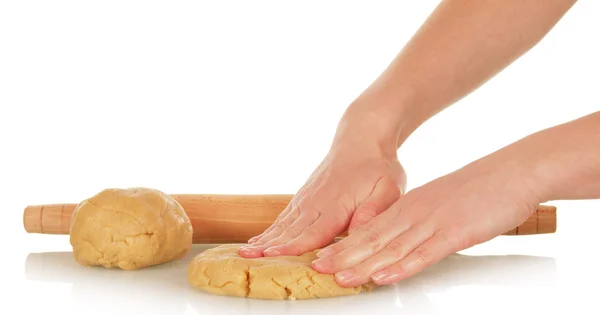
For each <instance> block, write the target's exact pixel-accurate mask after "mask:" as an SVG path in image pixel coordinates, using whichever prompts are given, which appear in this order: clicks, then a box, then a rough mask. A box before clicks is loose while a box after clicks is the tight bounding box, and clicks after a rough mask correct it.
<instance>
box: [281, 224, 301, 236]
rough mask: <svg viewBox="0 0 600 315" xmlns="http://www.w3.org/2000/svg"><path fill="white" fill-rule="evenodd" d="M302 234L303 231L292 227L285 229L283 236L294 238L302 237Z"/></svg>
mask: <svg viewBox="0 0 600 315" xmlns="http://www.w3.org/2000/svg"><path fill="white" fill-rule="evenodd" d="M300 233H302V230H301V229H299V228H298V227H297V226H294V225H290V226H288V227H287V228H286V229H285V232H284V233H282V234H284V236H285V237H290V238H294V237H297V236H298V235H300Z"/></svg>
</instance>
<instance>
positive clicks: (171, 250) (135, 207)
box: [70, 188, 193, 270]
mask: <svg viewBox="0 0 600 315" xmlns="http://www.w3.org/2000/svg"><path fill="white" fill-rule="evenodd" d="M192 234H193V233H192V224H191V222H190V219H189V218H188V216H187V214H186V213H185V211H184V209H183V207H182V206H181V205H180V204H179V203H178V202H177V201H176V200H175V199H173V198H172V197H171V196H169V195H167V194H165V193H163V192H161V191H158V190H155V189H150V188H128V189H116V188H111V189H105V190H103V191H101V192H100V193H98V194H96V195H95V196H93V197H91V198H89V199H86V200H84V201H83V202H81V203H80V204H79V205H78V206H77V208H76V209H75V211H74V213H73V218H72V222H71V231H70V242H71V246H73V255H74V258H75V260H76V261H77V262H79V263H80V264H82V265H84V266H104V267H105V268H121V269H125V270H131V269H138V268H143V267H149V266H152V265H157V264H162V263H166V262H169V261H172V260H176V259H180V258H182V257H183V256H185V255H186V254H187V252H188V251H189V250H190V248H191V246H192Z"/></svg>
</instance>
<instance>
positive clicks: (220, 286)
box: [188, 245, 376, 300]
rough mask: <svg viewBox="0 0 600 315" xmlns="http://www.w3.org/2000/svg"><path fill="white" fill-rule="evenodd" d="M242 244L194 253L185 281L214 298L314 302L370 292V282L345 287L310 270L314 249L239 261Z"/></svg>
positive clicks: (327, 276) (332, 277)
mask: <svg viewBox="0 0 600 315" xmlns="http://www.w3.org/2000/svg"><path fill="white" fill-rule="evenodd" d="M241 246H242V245H221V246H217V247H214V248H211V249H208V250H205V251H204V252H202V253H200V254H198V255H197V256H196V257H194V258H193V259H192V261H190V263H189V266H188V280H189V282H190V284H191V285H192V286H193V287H195V288H198V289H201V290H204V291H206V292H209V293H212V294H218V295H230V296H239V297H247V298H256V299H269V300H285V299H290V300H295V299H315V298H326V297H335V296H345V295H354V294H358V293H360V292H365V291H371V290H372V289H373V288H375V286H376V285H375V284H374V283H368V284H365V285H362V286H358V287H353V288H346V287H342V286H340V285H338V284H337V282H336V281H335V278H334V276H333V275H329V274H322V273H319V272H316V271H315V270H314V269H312V268H311V262H312V261H313V260H315V259H317V256H316V253H317V251H318V250H315V251H313V252H308V253H306V254H303V255H301V256H284V257H262V258H252V259H248V258H243V257H240V256H239V255H238V254H237V250H238V249H239V248H240V247H241Z"/></svg>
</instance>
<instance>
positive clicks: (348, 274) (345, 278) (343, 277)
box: [335, 270, 356, 282]
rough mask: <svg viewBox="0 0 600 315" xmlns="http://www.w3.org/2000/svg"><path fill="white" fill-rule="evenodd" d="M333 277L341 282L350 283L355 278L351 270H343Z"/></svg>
mask: <svg viewBox="0 0 600 315" xmlns="http://www.w3.org/2000/svg"><path fill="white" fill-rule="evenodd" d="M335 277H336V278H337V279H338V280H339V281H341V282H350V281H352V279H354V278H355V277H356V276H355V275H354V272H353V271H352V270H344V271H342V272H339V273H337V274H336V275H335Z"/></svg>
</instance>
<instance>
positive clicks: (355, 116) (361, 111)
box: [333, 81, 416, 155]
mask: <svg viewBox="0 0 600 315" xmlns="http://www.w3.org/2000/svg"><path fill="white" fill-rule="evenodd" d="M413 107H414V106H413V102H412V93H411V92H410V90H409V89H404V88H393V86H392V85H391V84H383V83H381V82H378V81H376V82H375V83H374V84H373V85H372V86H371V87H369V88H368V89H367V90H366V91H364V92H363V93H362V94H361V95H360V96H359V97H358V98H357V99H356V100H354V101H353V102H352V104H351V105H350V106H349V107H348V108H347V110H346V111H345V112H344V114H343V116H342V118H341V120H340V122H339V124H338V127H337V130H336V134H335V137H334V141H333V146H334V147H346V146H350V147H374V148H377V149H378V150H380V151H383V152H388V153H390V152H393V154H394V155H395V154H396V151H397V150H398V148H399V147H400V146H401V145H402V144H403V143H404V141H406V139H407V138H408V136H409V135H410V134H411V133H412V132H413V131H414V129H416V126H414V125H415V124H413V121H414V120H413V119H412V118H411V117H412V114H411V112H412V109H413Z"/></svg>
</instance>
